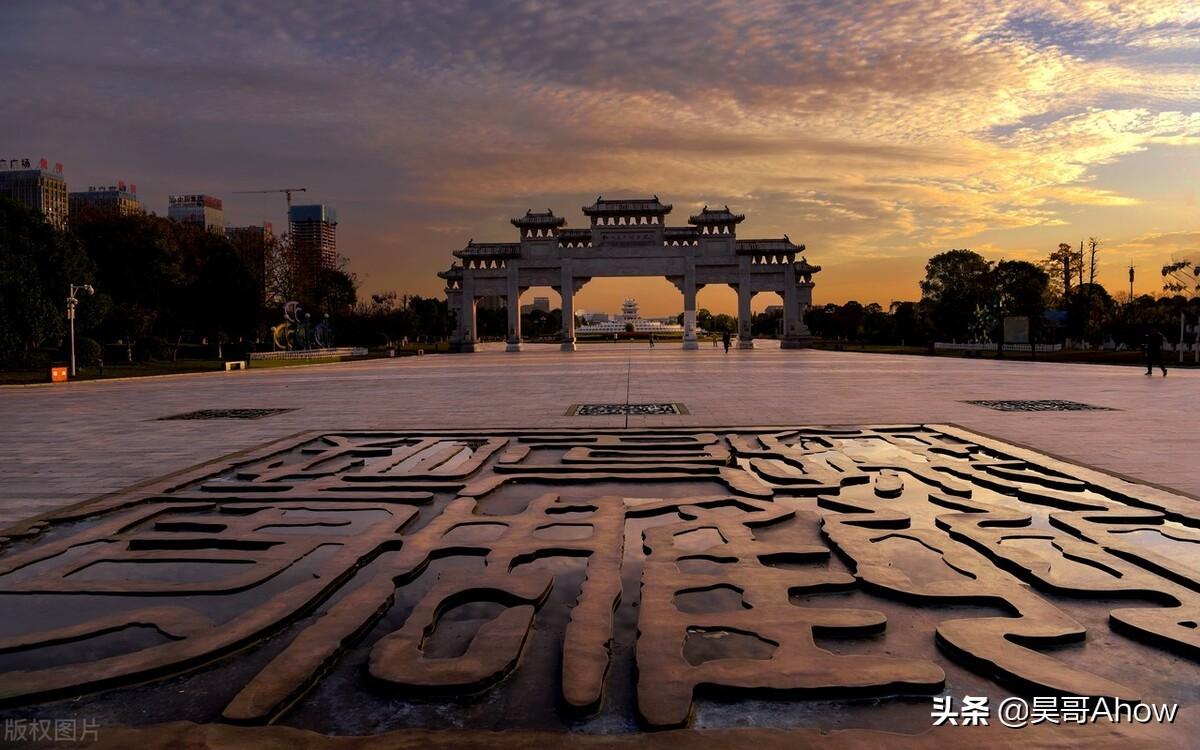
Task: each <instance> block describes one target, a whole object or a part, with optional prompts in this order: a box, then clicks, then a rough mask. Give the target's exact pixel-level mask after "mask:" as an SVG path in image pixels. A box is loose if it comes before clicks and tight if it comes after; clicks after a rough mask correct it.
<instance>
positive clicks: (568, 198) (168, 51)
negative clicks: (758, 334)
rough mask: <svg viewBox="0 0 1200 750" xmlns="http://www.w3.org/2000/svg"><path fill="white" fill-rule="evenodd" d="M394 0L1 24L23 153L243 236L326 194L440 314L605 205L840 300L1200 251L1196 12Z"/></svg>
mask: <svg viewBox="0 0 1200 750" xmlns="http://www.w3.org/2000/svg"><path fill="white" fill-rule="evenodd" d="M377 5H380V4H378V3H366V2H363V3H359V4H354V3H345V2H343V3H327V2H301V1H298V0H292V1H290V2H278V3H273V2H258V3H236V2H195V1H194V0H193V1H192V2H181V3H168V4H163V5H159V6H154V7H149V5H148V4H146V3H141V2H124V3H122V2H94V3H89V4H76V5H71V6H67V7H63V6H60V5H58V4H49V3H39V2H9V3H5V4H4V5H3V6H0V62H2V63H3V66H4V69H5V70H6V71H8V72H9V74H8V75H7V77H6V80H5V84H4V89H5V96H4V97H2V98H0V121H3V122H5V123H6V127H5V131H6V136H7V138H6V139H5V147H6V148H7V149H8V150H9V151H12V152H13V154H14V155H26V154H28V155H32V156H39V155H42V154H43V153H44V154H45V155H47V156H50V157H52V158H54V159H55V160H57V161H64V162H66V163H67V164H68V169H69V174H68V176H69V178H70V179H71V180H72V181H73V182H75V183H76V184H87V183H89V182H107V181H111V180H112V179H115V178H116V177H124V178H127V179H129V180H132V181H135V182H137V183H138V184H139V186H141V188H142V192H143V193H144V194H146V197H147V198H148V200H149V202H150V204H151V207H152V208H156V209H158V210H160V211H161V210H163V206H164V204H165V195H166V193H168V192H175V191H186V190H207V191H211V192H214V193H216V194H218V195H223V196H224V197H225V198H226V199H227V204H228V206H229V212H230V214H231V217H230V218H231V219H232V220H234V221H238V222H248V221H253V220H256V219H259V218H262V216H263V215H266V216H267V217H268V218H274V219H275V220H276V221H277V222H279V221H281V219H282V216H281V213H282V211H281V206H279V205H277V203H278V202H269V201H268V199H263V200H258V199H253V198H252V199H247V200H234V199H235V198H241V196H232V195H230V192H231V191H233V190H236V189H242V188H255V187H276V186H279V187H285V186H291V185H293V184H301V185H305V186H307V187H309V189H310V193H309V194H308V195H307V196H306V197H308V198H312V199H314V200H321V201H325V202H328V203H330V204H333V205H336V206H337V207H338V208H339V213H340V217H341V220H342V225H341V227H340V232H341V244H342V247H343V250H344V252H345V253H346V254H347V255H348V256H349V257H350V259H351V264H352V268H353V270H355V271H356V272H358V274H359V275H360V276H361V277H363V278H364V279H365V282H366V287H367V290H368V291H375V290H379V289H384V288H400V289H402V290H406V291H416V292H422V293H437V292H438V283H437V279H436V278H435V276H434V273H435V272H436V271H437V270H439V269H440V268H442V267H444V266H445V265H446V264H447V263H448V262H449V251H450V250H452V249H454V248H455V247H458V246H461V245H462V244H464V243H465V242H466V240H467V239H468V238H470V237H474V238H476V239H510V235H511V231H510V230H511V227H508V224H507V218H508V216H510V215H513V214H515V213H518V212H522V211H524V209H526V208H529V207H535V208H539V209H541V208H546V207H553V208H554V209H555V210H556V211H557V212H559V213H565V214H566V215H567V216H568V219H569V220H570V221H571V222H572V223H574V224H576V225H578V223H579V222H580V217H579V214H578V207H579V206H580V205H581V204H582V203H585V202H587V201H590V200H591V199H592V198H594V197H595V196H596V195H597V194H598V193H603V194H606V195H617V194H650V193H657V194H659V195H661V196H663V197H664V199H668V200H671V201H672V202H674V203H675V205H676V214H683V213H685V212H686V211H688V210H689V209H691V208H694V207H698V206H699V205H701V204H703V203H711V204H724V203H729V204H730V205H731V206H733V207H736V208H737V209H738V210H741V211H745V212H746V213H747V214H748V219H747V222H746V223H745V224H743V225H742V232H743V233H744V234H752V235H759V236H771V235H779V234H782V233H785V232H786V233H788V234H789V235H790V236H792V237H793V238H795V239H797V240H798V241H803V242H806V243H807V245H808V247H809V248H810V251H809V255H810V259H811V260H813V261H814V262H817V263H821V264H822V265H824V266H826V268H827V271H826V272H825V273H824V274H823V275H822V276H821V277H820V279H819V280H820V282H821V283H820V284H818V287H817V297H818V299H819V300H842V299H846V298H850V297H857V298H860V299H862V300H863V301H871V300H877V301H881V302H884V303H886V302H888V301H890V299H891V298H911V297H913V296H915V295H916V278H915V276H914V275H915V274H919V273H920V268H921V266H922V265H923V262H924V259H925V258H927V257H928V255H929V254H931V253H933V252H936V251H938V250H940V249H944V248H947V247H961V246H969V247H976V248H978V249H980V250H983V251H985V252H987V253H988V254H990V255H993V256H996V257H999V256H1000V255H1004V256H1006V257H1037V256H1039V255H1044V254H1045V253H1046V252H1048V251H1049V250H1050V249H1052V248H1053V247H1055V246H1056V245H1057V243H1058V242H1059V241H1077V240H1078V239H1079V238H1080V237H1082V236H1088V235H1097V236H1101V237H1102V238H1103V239H1104V240H1105V242H1106V247H1109V248H1112V249H1113V250H1117V249H1120V250H1121V252H1122V253H1125V252H1126V250H1129V251H1130V252H1132V251H1133V250H1135V249H1137V248H1138V247H1139V246H1138V242H1145V240H1144V239H1142V240H1139V239H1138V238H1144V237H1149V236H1167V235H1172V234H1178V233H1183V232H1188V231H1191V232H1194V230H1195V228H1196V224H1197V221H1196V220H1197V211H1196V206H1195V193H1194V187H1195V185H1194V182H1195V177H1194V175H1195V174H1196V170H1195V169H1191V170H1188V169H1179V170H1176V171H1170V170H1168V171H1164V170H1162V169H1158V170H1157V171H1152V169H1151V168H1150V167H1149V166H1147V165H1149V164H1151V163H1152V162H1153V163H1155V164H1157V163H1159V162H1160V161H1161V160H1156V159H1157V157H1156V155H1157V154H1160V153H1162V152H1163V151H1169V152H1170V154H1171V156H1170V158H1169V160H1167V161H1168V162H1169V163H1173V164H1182V165H1192V166H1200V156H1198V154H1200V149H1198V148H1197V147H1198V146H1200V76H1198V75H1197V73H1196V72H1195V71H1196V65H1197V63H1200V43H1197V41H1196V40H1197V39H1200V10H1198V9H1197V7H1195V5H1194V4H1192V3H1185V2H1177V3H1169V2H1151V1H1150V0H1141V1H1139V2H1122V3H1119V4H1114V3H1110V2H1103V3H1101V2H1078V3H1072V2H1061V1H1059V0H1027V1H1023V0H1018V1H1015V2H1010V3H999V2H990V3H975V2H940V1H938V0H911V1H905V2H900V1H898V0H880V1H877V2H871V3H862V4H846V3H843V2H834V1H831V2H787V3H774V2H771V3H766V2H764V3H748V2H734V1H732V0H726V1H718V2H712V3H706V4H703V5H700V4H690V3H677V2H644V1H643V2H634V1H633V0H629V1H627V2H625V1H620V2H607V3H570V2H564V3H554V2H540V1H537V0H530V1H529V2H523V3H480V2H454V1H453V0H447V1H443V2H436V3H434V2H399V3H390V4H387V5H386V7H384V8H379V7H376V6H377ZM1175 196H1179V198H1178V199H1177V200H1176V198H1175ZM1187 196H1190V202H1189V200H1188V199H1187ZM678 220H679V221H682V220H683V219H682V218H680V219H678ZM1156 247H1157V246H1156ZM1160 250H1161V251H1162V252H1164V253H1165V252H1168V251H1169V252H1183V251H1184V248H1182V247H1175V246H1171V247H1170V248H1166V247H1161V248H1160ZM1153 252H1154V249H1153V248H1152V247H1144V248H1141V249H1140V250H1138V257H1139V258H1143V259H1144V260H1145V262H1147V263H1150V264H1151V265H1153V264H1155V263H1158V262H1159V261H1158V260H1156V259H1155V258H1156V257H1157V256H1153ZM1120 257H1121V260H1120V261H1119V262H1118V261H1117V260H1116V256H1115V255H1114V256H1113V258H1114V260H1113V261H1112V263H1111V264H1109V265H1111V266H1112V268H1108V267H1107V266H1106V267H1105V270H1106V274H1107V275H1105V276H1103V277H1102V278H1104V279H1105V280H1108V279H1110V278H1111V279H1112V280H1113V283H1117V281H1118V280H1119V278H1120V275H1121V273H1123V268H1124V265H1123V264H1124V263H1125V262H1126V259H1125V257H1124V255H1121V256H1120ZM1164 260H1165V259H1164ZM1145 278H1147V279H1149V278H1150V275H1149V274H1147V275H1146V277H1145ZM1152 281H1153V280H1152V279H1151V280H1150V281H1147V282H1146V283H1147V287H1146V289H1147V290H1152V289H1153V288H1154V287H1152V286H1149V285H1150V284H1151V283H1152ZM655 288H657V287H655ZM586 293H587V292H586V291H585V294H586ZM621 293H622V291H621V290H616V289H610V291H609V292H608V294H609V296H610V297H611V298H612V299H607V298H604V299H602V298H600V297H597V298H596V299H595V301H589V302H587V304H588V305H589V306H594V305H601V306H613V305H615V304H616V301H617V297H618V296H619V295H620V294H621ZM644 307H646V308H647V309H649V310H650V311H651V312H670V311H672V310H673V309H675V308H676V307H678V300H676V299H671V298H669V297H668V298H664V299H662V300H653V301H652V300H646V304H644Z"/></svg>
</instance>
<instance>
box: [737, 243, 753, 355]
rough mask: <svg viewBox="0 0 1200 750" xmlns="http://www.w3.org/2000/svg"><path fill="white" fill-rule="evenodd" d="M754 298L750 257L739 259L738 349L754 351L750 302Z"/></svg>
mask: <svg viewBox="0 0 1200 750" xmlns="http://www.w3.org/2000/svg"><path fill="white" fill-rule="evenodd" d="M753 298H754V290H753V289H752V288H751V280H750V256H748V255H743V256H741V257H739V258H738V348H739V349H753V348H754V334H753V332H752V331H753V329H752V328H751V323H752V322H753V314H752V313H751V312H750V300H751V299H753Z"/></svg>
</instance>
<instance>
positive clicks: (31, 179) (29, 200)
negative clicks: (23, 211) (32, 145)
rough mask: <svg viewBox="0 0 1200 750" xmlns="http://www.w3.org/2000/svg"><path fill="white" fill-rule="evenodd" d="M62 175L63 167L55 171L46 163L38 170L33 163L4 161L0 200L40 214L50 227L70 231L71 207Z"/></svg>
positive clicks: (0, 182)
mask: <svg viewBox="0 0 1200 750" xmlns="http://www.w3.org/2000/svg"><path fill="white" fill-rule="evenodd" d="M62 171H63V167H62V164H55V165H54V171H51V170H50V164H49V163H48V162H47V161H46V160H45V159H42V160H41V161H40V163H39V165H38V166H33V164H32V163H31V162H30V160H29V159H7V160H0V196H3V197H5V198H8V199H10V200H13V201H16V202H17V203H20V204H21V205H23V206H26V207H28V208H30V209H32V210H34V211H38V212H40V213H41V214H42V216H44V217H45V219H46V222H47V223H49V224H50V225H52V226H55V227H57V228H59V229H66V228H67V217H68V216H69V211H70V204H69V202H68V200H67V181H66V180H65V179H63V174H62Z"/></svg>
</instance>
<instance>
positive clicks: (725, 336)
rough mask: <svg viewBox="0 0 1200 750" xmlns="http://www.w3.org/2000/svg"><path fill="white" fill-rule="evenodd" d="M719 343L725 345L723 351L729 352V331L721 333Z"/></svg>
mask: <svg viewBox="0 0 1200 750" xmlns="http://www.w3.org/2000/svg"><path fill="white" fill-rule="evenodd" d="M721 343H722V344H724V345H725V353H726V354H728V353H729V331H726V332H725V333H723V334H721Z"/></svg>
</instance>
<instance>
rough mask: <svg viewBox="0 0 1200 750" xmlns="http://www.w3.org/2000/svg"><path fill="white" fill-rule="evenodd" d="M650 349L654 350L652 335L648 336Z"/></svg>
mask: <svg viewBox="0 0 1200 750" xmlns="http://www.w3.org/2000/svg"><path fill="white" fill-rule="evenodd" d="M650 348H651V349H653V348H654V334H653V333H652V334H650Z"/></svg>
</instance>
